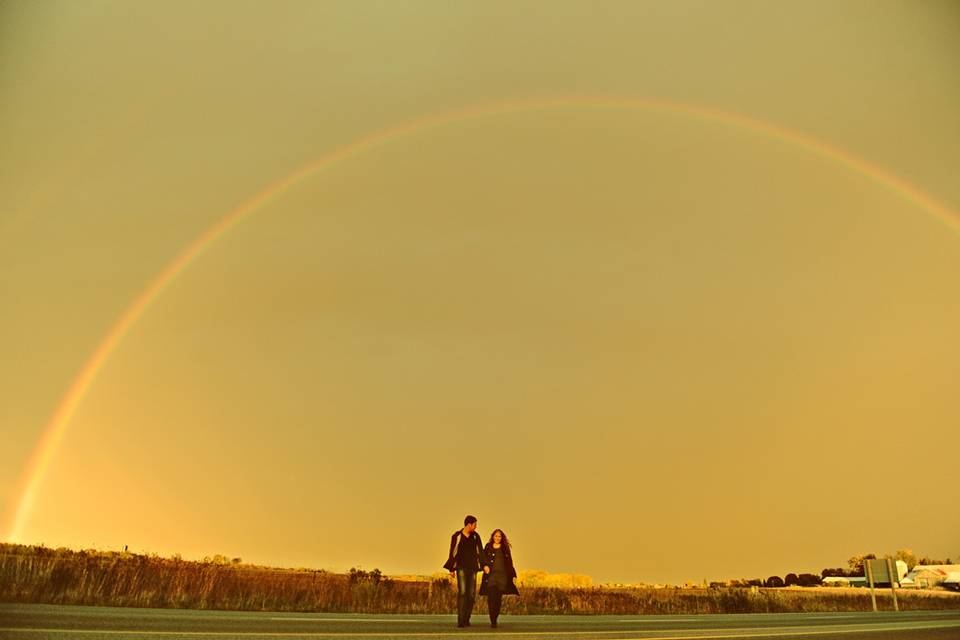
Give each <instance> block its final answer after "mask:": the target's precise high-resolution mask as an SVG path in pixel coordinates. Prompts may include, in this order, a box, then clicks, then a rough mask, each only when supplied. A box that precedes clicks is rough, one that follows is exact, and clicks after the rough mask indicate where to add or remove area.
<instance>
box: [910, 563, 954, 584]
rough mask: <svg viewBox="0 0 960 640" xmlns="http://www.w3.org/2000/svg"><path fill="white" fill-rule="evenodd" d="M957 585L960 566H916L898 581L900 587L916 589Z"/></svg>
mask: <svg viewBox="0 0 960 640" xmlns="http://www.w3.org/2000/svg"><path fill="white" fill-rule="evenodd" d="M958 583H960V564H930V565H922V564H918V565H917V566H915V567H914V568H913V570H912V571H911V572H910V573H908V574H907V575H906V576H905V577H904V578H902V579H901V580H900V585H901V586H903V587H914V588H917V589H926V588H928V587H938V586H941V585H942V586H945V587H951V586H952V585H955V584H958ZM953 588H957V587H953Z"/></svg>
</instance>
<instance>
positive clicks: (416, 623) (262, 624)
mask: <svg viewBox="0 0 960 640" xmlns="http://www.w3.org/2000/svg"><path fill="white" fill-rule="evenodd" d="M455 622H456V617H455V616H451V615H448V616H435V615H431V616H425V615H370V614H330V613H270V612H252V611H194V610H184V609H121V608H114V607H61V606H52V605H23V604H2V603H0V638H3V639H6V638H10V639H11V640H13V639H16V640H21V639H25V640H41V639H44V638H49V639H50V640H132V639H134V638H136V639H148V640H168V639H170V638H184V639H188V640H200V639H203V638H242V639H243V640H276V639H282V638H308V639H309V638H316V639H317V640H322V639H325V638H329V639H331V640H349V639H351V638H353V639H363V640H381V639H382V638H403V639H404V640H418V639H421V640H444V639H447V638H466V637H475V638H483V639H484V640H488V639H490V638H493V637H497V638H505V639H508V640H540V639H543V640H546V639H550V638H558V639H560V640H627V639H634V640H666V639H670V640H681V639H687V640H693V639H698V640H704V639H719V638H776V639H778V640H789V639H790V638H795V639H798V640H799V639H801V638H802V639H807V640H829V639H837V638H843V639H844V640H894V639H896V640H948V639H949V640H957V639H958V638H960V610H958V611H929V612H922V611H910V612H900V613H894V612H881V613H812V614H745V615H709V616H707V615H704V616H501V619H500V627H499V628H498V629H491V628H490V626H489V624H488V622H487V621H486V620H485V618H484V617H483V616H474V617H473V626H472V627H470V628H469V629H457V628H455Z"/></svg>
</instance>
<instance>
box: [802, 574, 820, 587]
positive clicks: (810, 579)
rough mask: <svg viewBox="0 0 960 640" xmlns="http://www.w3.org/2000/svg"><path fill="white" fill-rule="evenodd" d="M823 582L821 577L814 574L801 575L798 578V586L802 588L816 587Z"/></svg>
mask: <svg viewBox="0 0 960 640" xmlns="http://www.w3.org/2000/svg"><path fill="white" fill-rule="evenodd" d="M821 582H822V580H820V576H815V575H813V574H812V573H801V574H800V575H799V576H797V584H799V585H800V586H801V587H815V586H817V585H818V584H820V583H821Z"/></svg>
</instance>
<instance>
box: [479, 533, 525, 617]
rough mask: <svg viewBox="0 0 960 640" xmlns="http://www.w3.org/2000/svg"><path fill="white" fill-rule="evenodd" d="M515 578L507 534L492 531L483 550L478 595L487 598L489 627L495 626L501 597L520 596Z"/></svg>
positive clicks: (515, 571) (515, 572)
mask: <svg viewBox="0 0 960 640" xmlns="http://www.w3.org/2000/svg"><path fill="white" fill-rule="evenodd" d="M516 577H517V570H516V569H514V568H513V554H512V553H511V552H510V541H509V540H507V534H505V533H504V532H503V531H502V530H501V529H494V530H493V533H491V534H490V541H489V542H487V546H485V547H484V548H483V579H482V580H481V582H480V595H482V596H487V598H489V602H488V604H489V607H488V608H489V610H490V626H491V627H494V628H496V626H497V617H498V616H499V615H500V604H501V602H502V598H503V596H505V595H507V594H512V595H515V596H518V595H520V592H519V591H517V585H515V584H514V580H515V579H516Z"/></svg>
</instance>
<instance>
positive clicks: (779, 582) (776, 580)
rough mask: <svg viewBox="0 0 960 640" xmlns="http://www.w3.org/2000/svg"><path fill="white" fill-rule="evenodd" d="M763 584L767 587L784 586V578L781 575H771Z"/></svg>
mask: <svg viewBox="0 0 960 640" xmlns="http://www.w3.org/2000/svg"><path fill="white" fill-rule="evenodd" d="M763 586H765V587H782V586H783V578H781V577H780V576H770V577H769V578H767V579H766V581H765V582H764V583H763Z"/></svg>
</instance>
